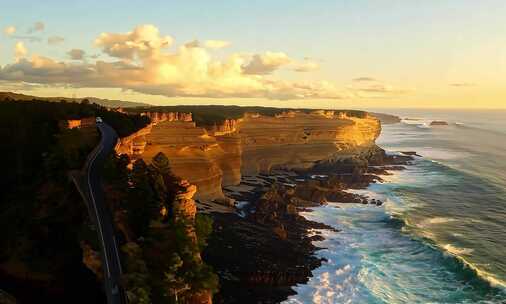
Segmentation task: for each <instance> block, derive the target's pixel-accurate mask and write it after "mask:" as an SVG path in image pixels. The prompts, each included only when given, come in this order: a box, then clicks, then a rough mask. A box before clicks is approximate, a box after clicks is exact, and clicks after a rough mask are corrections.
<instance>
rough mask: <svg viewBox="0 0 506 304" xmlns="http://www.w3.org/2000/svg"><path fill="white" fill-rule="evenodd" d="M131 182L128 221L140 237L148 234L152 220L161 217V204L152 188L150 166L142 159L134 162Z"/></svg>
mask: <svg viewBox="0 0 506 304" xmlns="http://www.w3.org/2000/svg"><path fill="white" fill-rule="evenodd" d="M130 181H131V187H130V189H129V195H128V200H127V212H128V221H129V223H130V226H131V228H132V230H133V231H134V233H135V234H136V235H137V236H138V237H140V236H143V235H145V234H146V233H147V232H148V230H149V224H150V222H151V220H154V219H156V218H157V217H158V216H159V204H158V203H157V202H156V199H155V192H154V190H153V188H152V187H151V183H150V177H149V172H148V166H147V165H146V163H145V162H144V161H143V160H142V159H138V160H136V161H135V162H134V164H133V167H132V172H131V178H130Z"/></svg>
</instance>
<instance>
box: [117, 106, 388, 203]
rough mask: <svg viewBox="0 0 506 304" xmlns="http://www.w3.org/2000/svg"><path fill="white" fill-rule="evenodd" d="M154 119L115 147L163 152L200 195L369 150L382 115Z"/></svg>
mask: <svg viewBox="0 0 506 304" xmlns="http://www.w3.org/2000/svg"><path fill="white" fill-rule="evenodd" d="M144 115H148V116H149V117H150V118H151V119H152V124H151V125H150V126H148V127H146V128H144V129H142V130H140V131H139V132H137V133H135V134H132V135H131V136H129V137H128V138H123V139H121V141H120V142H119V143H118V146H117V147H116V151H117V152H118V153H127V154H129V155H133V156H135V157H141V158H143V159H144V160H145V161H149V160H150V159H152V158H153V157H154V156H155V155H156V154H157V153H158V152H163V153H164V154H165V155H167V157H168V158H169V160H170V165H171V168H172V170H173V172H174V174H175V175H177V176H180V177H182V178H184V179H187V180H188V181H189V182H190V183H192V184H195V185H196V186H197V188H198V189H199V190H198V192H197V193H196V195H195V198H196V199H199V200H213V199H222V200H225V199H226V198H225V196H224V194H223V192H222V186H227V185H235V184H238V183H239V182H240V181H241V177H242V176H243V175H254V174H257V173H267V172H269V171H270V170H272V169H274V168H286V169H297V170H305V169H309V168H312V167H314V166H315V165H316V164H317V163H318V162H320V161H322V160H329V159H339V158H347V157H350V156H352V155H355V154H357V153H367V151H368V150H370V149H371V147H374V146H375V143H374V141H375V139H376V138H377V137H378V135H379V134H380V131H381V126H380V122H379V120H378V119H377V118H375V117H372V116H369V115H363V117H361V118H359V117H352V116H348V115H346V114H345V113H344V112H334V111H313V112H309V113H307V112H299V111H290V112H284V113H281V114H277V115H275V116H264V115H259V114H250V113H246V114H244V116H243V117H242V118H239V119H226V120H224V121H223V122H222V123H220V124H213V125H211V126H205V127H199V126H196V124H195V123H194V122H193V121H192V119H191V114H185V115H181V114H180V113H177V114H174V113H145V114H144Z"/></svg>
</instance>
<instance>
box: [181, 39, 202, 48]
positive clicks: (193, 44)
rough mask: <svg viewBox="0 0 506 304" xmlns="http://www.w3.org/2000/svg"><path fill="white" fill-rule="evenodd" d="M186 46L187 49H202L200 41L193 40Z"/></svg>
mask: <svg viewBox="0 0 506 304" xmlns="http://www.w3.org/2000/svg"><path fill="white" fill-rule="evenodd" d="M184 46H185V47H187V48H194V47H200V41H198V40H193V41H190V42H187V43H185V45H184Z"/></svg>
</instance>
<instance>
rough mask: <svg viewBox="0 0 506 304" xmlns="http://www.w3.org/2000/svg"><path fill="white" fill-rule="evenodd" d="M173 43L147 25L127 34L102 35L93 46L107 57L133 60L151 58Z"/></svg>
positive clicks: (171, 39)
mask: <svg viewBox="0 0 506 304" xmlns="http://www.w3.org/2000/svg"><path fill="white" fill-rule="evenodd" d="M173 41H174V39H173V38H172V37H170V36H165V37H161V36H160V32H159V30H158V28H156V27H155V26H154V25H151V24H147V25H141V26H138V27H136V28H135V29H134V30H133V31H132V32H128V33H122V34H115V33H102V34H100V37H98V38H97V39H96V40H95V44H96V45H97V46H98V47H101V48H102V51H103V52H104V53H106V54H108V55H109V56H112V57H116V58H121V59H130V60H133V59H137V58H145V57H150V56H153V55H155V53H158V52H160V51H161V50H162V49H164V48H167V47H170V46H171V45H172V43H173Z"/></svg>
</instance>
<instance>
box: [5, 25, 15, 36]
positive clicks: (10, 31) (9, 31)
mask: <svg viewBox="0 0 506 304" xmlns="http://www.w3.org/2000/svg"><path fill="white" fill-rule="evenodd" d="M14 33H16V27H15V26H13V25H11V26H8V27H6V28H5V29H4V34H5V35H7V36H12V35H14Z"/></svg>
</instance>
